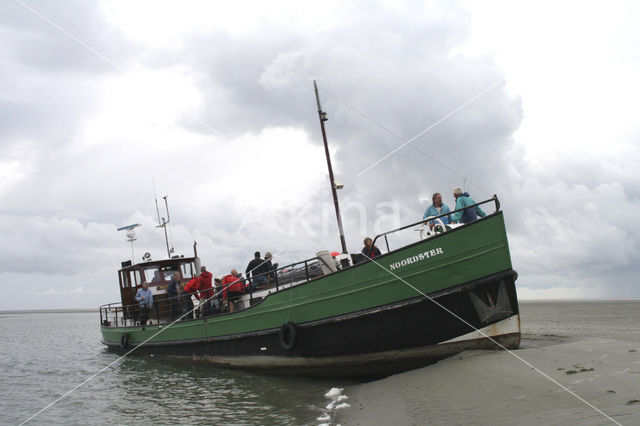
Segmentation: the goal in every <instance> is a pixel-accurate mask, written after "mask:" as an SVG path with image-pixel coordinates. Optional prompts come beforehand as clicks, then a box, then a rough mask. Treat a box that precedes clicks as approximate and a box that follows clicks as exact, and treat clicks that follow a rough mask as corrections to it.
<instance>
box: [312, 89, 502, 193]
mask: <svg viewBox="0 0 640 426" xmlns="http://www.w3.org/2000/svg"><path fill="white" fill-rule="evenodd" d="M501 82H502V80H500V81H498V82H496V83H494V84H492V85H491V86H489V87H488V88H487V89H485V90H484V91H482V92H481V93H479V94H478V95H476V96H474V97H472V98H471V99H470V100H468V101H467V102H465V103H464V104H463V105H461V106H460V107H458V108H456V109H455V110H453V111H452V112H450V113H449V114H447V115H446V116H445V117H443V118H441V119H440V120H438V121H437V122H436V123H434V124H432V125H431V126H429V127H427V128H426V129H425V130H423V131H422V132H420V133H418V134H417V135H416V136H414V137H413V138H411V139H405V138H404V137H402V136H400V135H399V134H397V133H396V132H394V131H393V130H391V129H389V128H388V127H386V126H384V125H382V124H380V123H378V122H377V121H376V120H374V119H373V118H371V117H369V116H368V115H366V114H365V113H363V112H361V111H360V110H358V109H357V108H356V107H354V106H352V105H350V104H349V103H348V102H347V101H345V100H344V99H342V98H340V97H339V96H337V95H335V94H333V93H331V92H330V91H328V90H327V89H325V88H324V87H320V86H319V88H320V90H322V91H323V92H326V93H327V94H328V95H330V96H332V97H333V98H335V99H336V100H337V101H338V102H340V103H342V104H344V105H345V106H346V107H347V108H348V109H350V110H351V111H353V112H355V113H356V114H358V115H359V116H361V117H362V118H364V119H365V120H367V121H369V122H371V123H372V124H374V125H375V126H377V127H379V128H381V129H382V130H384V131H385V132H387V133H389V134H391V135H392V136H394V137H396V138H397V139H399V140H401V141H402V142H404V144H403V145H400V146H399V147H398V148H396V149H394V150H393V151H391V153H389V154H387V155H386V156H385V157H383V158H382V159H380V160H378V161H377V162H375V163H374V164H372V165H371V166H369V167H367V168H366V169H364V170H362V171H361V172H360V173H358V176H360V175H362V174H363V173H365V172H366V171H367V170H369V169H371V168H372V167H374V166H376V165H377V164H378V163H380V162H381V161H383V160H384V159H385V158H387V157H389V156H390V155H392V154H394V153H395V152H397V151H399V150H400V149H402V148H403V147H405V146H407V145H408V146H409V147H411V148H413V149H414V150H416V151H417V152H419V153H420V154H422V155H424V156H425V157H427V158H429V159H430V160H431V161H433V162H434V163H436V164H438V165H439V166H440V167H442V168H444V169H446V170H448V171H449V172H451V173H453V174H454V175H456V176H458V177H460V178H461V179H465V175H463V174H461V173H459V172H458V171H457V170H455V169H454V168H452V167H450V166H448V165H447V164H445V163H443V162H442V161H440V160H438V159H437V158H435V157H434V156H432V155H431V154H429V153H428V152H425V151H423V150H422V149H420V148H418V147H417V146H415V145H413V143H411V142H413V141H414V140H415V139H417V138H418V137H420V136H422V135H423V134H424V133H426V132H427V131H429V130H431V129H432V128H434V127H435V126H437V125H438V124H440V123H441V122H443V121H444V120H446V119H447V118H449V117H450V116H451V115H453V114H454V113H456V112H457V111H459V110H460V109H462V108H463V107H465V106H466V105H468V104H469V103H471V102H472V101H474V100H475V99H477V98H478V97H480V96H481V95H483V94H484V93H486V92H487V91H489V90H490V89H492V88H493V87H495V86H497V85H498V84H499V83H501ZM469 184H470V185H472V186H475V187H476V188H478V189H479V190H481V191H483V192H484V193H485V194H488V195H491V193H490V192H489V191H487V190H486V189H484V188H483V187H481V186H480V185H477V184H475V183H472V182H469Z"/></svg>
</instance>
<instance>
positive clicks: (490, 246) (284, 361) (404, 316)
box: [100, 82, 520, 378]
mask: <svg viewBox="0 0 640 426" xmlns="http://www.w3.org/2000/svg"><path fill="white" fill-rule="evenodd" d="M314 83H315V82H314ZM316 96H317V88H316ZM317 99H318V98H317ZM318 113H319V117H320V122H321V127H322V133H323V139H324V142H325V148H326V154H327V162H328V167H329V176H330V183H331V186H332V190H333V195H334V201H335V203H336V204H335V205H336V215H337V218H338V225H339V229H340V236H341V243H342V247H343V251H342V253H340V254H338V255H337V256H331V254H330V253H329V252H328V251H325V250H322V251H319V252H317V253H316V256H313V257H310V258H308V259H305V260H301V261H298V262H295V263H292V264H289V265H285V266H282V267H278V268H274V269H272V270H270V271H268V272H265V275H267V274H268V278H269V284H268V285H265V286H263V287H260V288H258V289H252V288H251V287H249V286H247V292H246V293H245V294H244V295H242V296H241V297H240V298H239V299H238V300H236V302H235V303H234V306H235V309H234V310H233V312H215V313H209V314H208V315H202V316H197V315H193V313H191V312H189V313H186V314H184V315H183V318H181V319H175V318H174V317H173V316H172V315H171V303H170V301H169V300H168V299H167V295H166V287H167V283H168V280H169V279H170V277H171V276H172V275H173V274H175V273H178V274H179V276H180V281H181V285H182V286H184V284H185V283H186V282H187V281H189V280H190V279H192V278H194V277H196V276H197V274H198V273H199V269H200V263H201V262H200V259H199V257H198V254H197V247H196V245H195V243H194V247H193V250H194V253H193V256H189V257H183V256H175V255H172V252H171V251H170V250H169V245H168V243H167V254H168V258H167V259H161V260H151V259H150V256H147V255H145V258H143V259H142V261H140V262H137V263H133V262H131V261H126V262H123V263H122V264H121V268H120V269H119V271H118V277H119V284H120V294H121V300H120V302H117V303H111V304H107V305H103V306H101V307H100V330H101V335H102V343H103V344H105V345H106V346H107V347H108V348H109V349H110V350H113V351H116V352H120V353H130V352H131V353H135V354H153V355H155V356H157V357H163V356H164V357H178V358H188V359H192V360H196V361H205V362H209V363H213V364H216V365H220V366H226V367H231V368H241V369H251V370H258V371H265V372H270V373H279V374H291V375H305V376H322V377H348V378H371V377H382V376H386V375H390V374H394V373H397V372H401V371H405V370H409V369H413V368H418V367H422V366H425V365H428V364H431V363H433V362H436V361H438V360H440V359H443V358H445V357H448V356H451V355H453V354H456V353H459V352H461V351H464V350H469V349H496V348H502V349H505V348H506V349H514V348H518V347H519V344H520V316H519V306H518V298H517V292H516V286H515V281H516V279H517V273H516V271H515V270H514V269H513V267H512V264H511V257H510V252H509V244H508V240H507V233H506V228H505V221H504V213H503V211H502V210H501V208H500V202H499V199H498V197H497V196H495V195H494V196H493V197H492V198H489V199H486V200H484V201H481V202H479V203H477V204H476V205H474V206H471V207H469V208H475V206H480V205H482V206H484V207H485V209H486V208H487V207H488V206H489V207H492V210H493V212H492V213H489V214H487V215H486V216H485V217H482V218H479V219H478V220H475V221H473V222H471V223H467V224H463V225H444V224H442V223H441V222H440V221H439V218H440V217H441V216H444V215H441V216H436V217H435V218H433V220H436V221H437V222H438V224H439V225H442V226H436V228H435V229H436V232H428V233H427V232H420V235H419V236H418V235H417V234H416V232H414V231H415V230H416V227H420V226H424V223H425V221H424V220H421V221H418V222H416V223H410V224H407V225H405V226H401V227H399V228H396V229H392V230H389V231H387V232H384V233H382V234H380V235H377V236H376V237H375V238H374V245H376V244H380V245H381V246H382V244H383V242H384V246H383V248H384V249H386V250H385V251H386V252H385V253H383V254H382V255H381V256H379V257H375V258H374V259H371V258H369V257H368V256H364V255H363V254H361V253H349V252H348V251H347V250H346V245H345V239H344V234H343V232H342V224H341V220H340V214H339V207H338V204H337V195H336V192H335V190H336V188H337V187H338V185H337V184H336V181H335V179H334V177H333V172H332V170H331V163H330V158H329V155H328V154H329V151H328V148H327V143H326V133H325V129H324V121H326V114H325V113H324V112H323V111H322V109H321V107H320V102H319V99H318ZM165 202H166V197H165ZM487 210H488V209H487ZM454 212H455V211H454ZM167 216H168V207H167ZM162 223H165V221H164V219H163V220H162ZM162 223H161V225H160V226H162ZM165 231H166V223H165ZM165 235H166V232H165ZM391 235H394V236H395V235H403V236H404V238H405V239H411V241H410V242H409V243H407V244H404V245H401V246H399V247H392V246H390V238H389V236H391ZM392 240H395V238H393V239H392ZM143 282H146V283H148V284H149V288H150V289H151V290H152V292H153V294H154V302H155V304H154V306H155V309H154V310H152V311H151V313H150V315H149V321H148V322H146V323H144V322H141V321H139V318H138V317H139V315H138V312H137V305H136V303H135V300H134V296H135V294H136V292H137V290H138V289H139V288H140V287H141V286H142V283H143Z"/></svg>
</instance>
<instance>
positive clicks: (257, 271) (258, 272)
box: [244, 251, 269, 291]
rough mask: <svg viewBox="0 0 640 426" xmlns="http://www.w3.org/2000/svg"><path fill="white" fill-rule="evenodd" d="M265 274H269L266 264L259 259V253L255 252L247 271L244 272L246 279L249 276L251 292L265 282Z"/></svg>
mask: <svg viewBox="0 0 640 426" xmlns="http://www.w3.org/2000/svg"><path fill="white" fill-rule="evenodd" d="M267 272H269V270H268V269H267V262H266V261H265V260H263V259H261V258H260V252H259V251H257V252H255V254H254V258H253V260H251V262H249V264H248V265H247V269H245V271H244V273H245V275H246V276H247V278H249V274H251V286H250V289H251V291H254V290H256V289H258V288H260V286H261V285H262V284H265V283H266V282H267V275H266V273H267Z"/></svg>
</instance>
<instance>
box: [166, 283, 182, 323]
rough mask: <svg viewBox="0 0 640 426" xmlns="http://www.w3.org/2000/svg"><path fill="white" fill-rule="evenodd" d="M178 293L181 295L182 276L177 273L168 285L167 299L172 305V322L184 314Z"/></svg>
mask: <svg viewBox="0 0 640 426" xmlns="http://www.w3.org/2000/svg"><path fill="white" fill-rule="evenodd" d="M178 293H180V274H179V273H177V272H176V273H175V274H173V276H172V277H171V281H169V285H167V298H168V299H169V302H170V303H171V320H172V321H173V320H175V319H176V318H177V317H179V316H180V315H181V314H182V309H181V307H180V301H179V299H178Z"/></svg>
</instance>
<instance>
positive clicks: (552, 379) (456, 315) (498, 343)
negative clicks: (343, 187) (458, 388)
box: [362, 253, 622, 426]
mask: <svg viewBox="0 0 640 426" xmlns="http://www.w3.org/2000/svg"><path fill="white" fill-rule="evenodd" d="M362 254H363V255H364V257H366V258H367V259H369V260H370V261H372V262H373V263H374V264H376V265H377V266H379V267H380V268H382V269H383V270H384V271H386V272H387V273H388V274H390V275H392V276H393V277H395V278H396V279H397V280H399V281H400V282H402V283H403V284H406V285H407V286H409V287H410V288H412V289H413V290H415V291H416V292H417V293H419V294H421V295H422V296H423V297H424V298H425V299H427V300H429V301H431V302H432V303H434V304H435V305H437V306H438V307H440V308H441V309H442V310H444V311H445V312H447V313H448V314H449V315H451V316H452V317H454V318H456V319H458V320H460V321H461V322H462V323H463V324H465V325H467V326H469V327H470V328H472V329H473V330H475V331H476V332H478V333H480V334H481V335H482V336H483V337H485V338H487V339H489V340H491V341H492V342H493V343H494V344H496V345H497V346H498V347H500V348H501V349H504V350H505V351H507V352H508V353H509V354H510V355H513V356H514V357H515V358H516V359H517V360H519V361H521V362H523V363H524V364H525V365H527V366H528V367H530V368H532V369H533V370H534V371H536V372H537V373H539V374H540V375H542V376H543V377H544V378H546V379H548V380H549V381H551V382H552V383H554V384H556V385H558V386H559V387H560V388H562V389H563V390H565V391H567V392H568V393H569V394H570V395H572V396H574V397H575V398H577V399H578V400H580V401H582V402H583V403H585V404H586V405H587V406H589V407H590V408H592V409H594V410H595V411H597V412H598V413H600V414H602V415H603V416H604V417H606V418H607V419H609V420H611V421H612V422H613V423H615V424H616V425H618V426H622V424H621V423H619V422H617V421H616V420H614V419H613V418H611V417H610V416H608V415H607V414H606V413H604V412H603V411H602V410H600V409H599V408H598V407H596V406H595V405H593V404H591V403H590V402H589V401H587V400H585V399H584V398H582V397H581V396H580V395H578V394H577V393H575V392H574V391H572V390H571V389H569V388H567V387H566V386H564V385H563V384H562V383H560V382H558V381H557V380H556V379H554V378H553V377H551V376H549V375H548V374H547V373H545V372H544V371H542V370H540V369H539V368H538V367H536V366H535V365H533V364H531V363H530V362H529V361H527V360H526V359H524V358H522V357H521V356H520V355H518V354H516V353H515V352H513V351H512V350H510V349H508V348H507V347H505V346H504V345H503V344H502V343H500V342H498V341H497V340H495V339H494V338H493V337H491V336H489V335H488V334H487V333H485V332H484V331H482V330H480V329H478V328H476V327H474V326H473V325H472V324H471V323H469V322H468V321H466V320H465V319H464V318H462V317H461V316H459V315H458V314H456V313H455V312H453V311H451V310H450V309H448V308H447V307H446V306H444V305H442V304H441V303H440V302H438V301H437V300H435V299H434V298H432V297H430V296H428V295H427V294H425V293H424V292H422V291H421V290H419V289H418V288H416V287H414V286H413V285H411V284H410V283H409V282H407V281H406V280H404V279H403V278H401V277H399V276H398V275H397V274H395V273H393V272H391V270H390V269H387V268H385V267H384V266H383V265H381V264H380V263H378V262H377V261H376V260H374V259H372V258H370V257H369V256H367V255H366V254H365V253H362Z"/></svg>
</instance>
